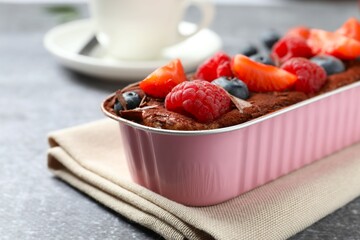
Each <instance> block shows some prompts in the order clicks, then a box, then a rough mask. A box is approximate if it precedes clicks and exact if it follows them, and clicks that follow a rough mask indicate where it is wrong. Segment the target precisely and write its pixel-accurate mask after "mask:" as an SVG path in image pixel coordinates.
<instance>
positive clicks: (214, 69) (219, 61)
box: [195, 52, 233, 82]
mask: <svg viewBox="0 0 360 240" xmlns="http://www.w3.org/2000/svg"><path fill="white" fill-rule="evenodd" d="M230 61H231V59H230V57H229V56H228V55H227V54H226V53H224V52H218V53H216V54H215V55H214V56H213V57H212V58H210V59H208V60H206V61H205V62H204V63H203V64H201V65H200V66H199V67H198V69H197V71H196V73H195V77H196V79H202V80H206V81H209V82H211V81H212V80H214V79H216V78H218V77H233V74H232V72H231V67H230Z"/></svg>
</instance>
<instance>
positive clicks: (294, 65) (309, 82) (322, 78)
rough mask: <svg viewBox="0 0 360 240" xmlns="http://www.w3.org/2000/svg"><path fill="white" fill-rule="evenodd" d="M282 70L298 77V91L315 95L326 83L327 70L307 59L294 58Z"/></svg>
mask: <svg viewBox="0 0 360 240" xmlns="http://www.w3.org/2000/svg"><path fill="white" fill-rule="evenodd" d="M281 68H282V69H284V70H286V71H288V72H290V73H293V74H295V75H296V76H297V81H296V82H295V90H296V91H300V92H304V93H315V92H317V91H319V89H320V88H321V87H322V86H323V85H324V84H325V82H326V77H327V76H326V72H325V70H324V69H323V68H322V67H320V66H319V65H317V64H316V63H313V62H311V61H310V60H308V59H306V58H292V59H290V60H288V61H287V62H285V63H284V64H283V65H282V66H281Z"/></svg>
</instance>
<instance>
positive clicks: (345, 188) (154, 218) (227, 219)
mask: <svg viewBox="0 0 360 240" xmlns="http://www.w3.org/2000/svg"><path fill="white" fill-rule="evenodd" d="M119 131H120V130H119V127H118V125H117V123H116V122H115V121H112V120H108V119H105V120H100V121H96V122H93V123H89V124H86V125H81V126H77V127H73V128H69V129H65V130H60V131H57V132H53V133H51V134H50V135H49V143H50V146H51V148H50V149H49V151H48V166H49V169H50V170H51V171H52V172H53V173H54V174H55V175H56V176H57V177H59V178H61V179H62V180H64V181H65V182H67V183H69V184H71V185H72V186H74V187H75V188H77V189H79V190H80V191H82V192H84V193H85V194H87V195H89V196H91V197H92V198H94V199H96V200H97V201H98V202H100V203H101V204H104V205H105V206H107V207H109V208H111V209H113V210H114V211H116V212H118V213H119V214H121V215H123V216H125V217H126V218H128V219H130V220H132V221H134V222H137V223H139V224H141V225H143V226H145V227H147V228H149V229H152V230H153V231H155V232H157V233H159V234H160V235H162V236H163V237H164V238H165V239H226V240H229V239H236V240H239V239H286V238H288V237H290V236H292V235H294V234H295V233H297V232H299V231H301V230H303V229H304V228H306V227H308V226H309V225H311V224H313V223H314V222H316V221H317V220H319V219H321V218H322V217H324V216H326V215H327V214H329V213H331V212H333V211H334V210H336V209H337V208H339V207H341V206H343V205H345V204H346V203H348V202H350V201H351V200H353V199H354V198H355V197H357V196H358V195H360V184H359V182H360V143H359V144H355V145H352V146H351V147H348V148H346V149H344V150H342V151H340V152H338V153H336V154H333V155H331V156H329V157H327V158H324V159H321V160H318V161H316V162H314V163H313V164H310V165H308V166H306V167H303V168H302V169H300V170H297V171H294V172H292V173H291V174H288V175H286V176H284V177H281V178H279V179H277V180H275V181H272V182H270V183H268V184H266V185H263V186H261V187H258V188H256V189H254V190H252V191H249V192H247V193H245V194H242V195H241V196H239V197H236V198H234V199H232V200H229V201H226V202H224V203H221V204H218V205H214V206H209V207H188V206H184V205H181V204H178V203H176V202H173V201H171V200H169V199H166V198H164V197H162V196H160V195H158V194H156V193H154V192H152V191H150V190H148V189H146V188H144V187H142V186H140V185H138V184H136V183H134V182H132V180H131V178H130V175H129V172H128V169H127V166H126V160H125V158H124V155H123V154H124V153H123V148H122V143H121V139H120V134H119Z"/></svg>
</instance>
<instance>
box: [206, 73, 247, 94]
mask: <svg viewBox="0 0 360 240" xmlns="http://www.w3.org/2000/svg"><path fill="white" fill-rule="evenodd" d="M211 83H213V84H215V85H218V86H220V87H222V88H224V89H225V90H226V91H227V92H228V93H230V94H231V95H233V96H235V97H237V98H241V99H248V98H249V95H250V94H249V89H248V87H247V86H246V84H245V83H244V82H243V81H241V80H239V79H238V78H232V79H227V78H225V77H219V78H217V79H215V80H214V81H212V82H211Z"/></svg>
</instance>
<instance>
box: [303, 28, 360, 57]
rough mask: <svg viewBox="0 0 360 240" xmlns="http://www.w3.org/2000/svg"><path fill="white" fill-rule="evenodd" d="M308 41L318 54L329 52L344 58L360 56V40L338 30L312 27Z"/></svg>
mask: <svg viewBox="0 0 360 240" xmlns="http://www.w3.org/2000/svg"><path fill="white" fill-rule="evenodd" d="M307 43H308V45H309V46H310V47H311V49H312V52H313V53H314V54H316V55H320V54H327V55H331V56H334V57H337V58H340V59H343V60H354V59H356V58H357V57H359V56H360V41H357V40H355V39H353V38H350V37H347V36H344V35H341V34H339V33H336V32H327V31H324V30H320V29H311V31H310V35H309V38H308V40H307Z"/></svg>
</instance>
